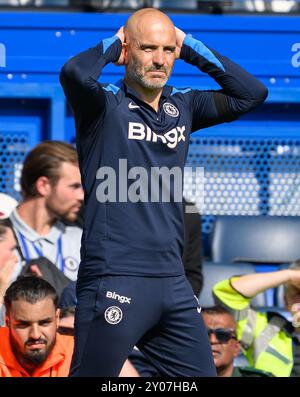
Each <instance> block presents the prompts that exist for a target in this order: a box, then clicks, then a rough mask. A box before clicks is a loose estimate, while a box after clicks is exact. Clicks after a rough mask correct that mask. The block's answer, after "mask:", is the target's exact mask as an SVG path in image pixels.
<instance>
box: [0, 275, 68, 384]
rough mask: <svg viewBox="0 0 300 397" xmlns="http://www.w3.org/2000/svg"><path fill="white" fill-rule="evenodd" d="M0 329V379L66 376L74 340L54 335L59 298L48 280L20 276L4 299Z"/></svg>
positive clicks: (55, 333)
mask: <svg viewBox="0 0 300 397" xmlns="http://www.w3.org/2000/svg"><path fill="white" fill-rule="evenodd" d="M4 302H5V308H6V325H7V327H3V328H0V377H58V376H60V377H61V376H63V377H65V376H68V373H69V368H70V364H71V358H72V353H73V337H70V336H64V335H59V334H57V332H56V330H57V326H58V318H59V310H58V309H57V302H58V297H57V295H56V292H55V290H54V288H53V287H52V286H51V285H50V284H49V283H47V281H45V280H43V279H41V278H38V277H22V278H20V279H18V280H17V281H15V282H14V283H12V284H11V286H10V287H9V288H8V289H7V291H6V294H5V298H4Z"/></svg>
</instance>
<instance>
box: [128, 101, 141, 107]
mask: <svg viewBox="0 0 300 397" xmlns="http://www.w3.org/2000/svg"><path fill="white" fill-rule="evenodd" d="M128 108H129V109H139V108H140V107H139V106H138V105H134V104H133V103H132V102H129V105H128Z"/></svg>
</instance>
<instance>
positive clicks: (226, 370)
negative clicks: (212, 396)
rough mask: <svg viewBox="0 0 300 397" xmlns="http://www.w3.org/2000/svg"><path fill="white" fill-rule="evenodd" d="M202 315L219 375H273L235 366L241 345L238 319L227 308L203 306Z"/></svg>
mask: <svg viewBox="0 0 300 397" xmlns="http://www.w3.org/2000/svg"><path fill="white" fill-rule="evenodd" d="M202 315H203V320H204V323H205V325H206V327H207V332H208V337H209V341H210V344H211V349H212V353H213V358H214V363H215V366H216V369H217V374H218V376H220V377H260V376H271V375H270V374H269V373H266V372H263V371H260V370H257V369H254V368H251V367H246V368H244V367H234V359H235V358H236V357H237V356H238V354H239V352H240V348H241V346H240V343H239V341H238V340H237V335H236V321H235V319H234V317H233V316H232V314H231V313H230V312H229V311H228V310H227V309H225V308H223V307H221V306H219V307H218V306H215V307H211V308H206V309H204V308H203V310H202Z"/></svg>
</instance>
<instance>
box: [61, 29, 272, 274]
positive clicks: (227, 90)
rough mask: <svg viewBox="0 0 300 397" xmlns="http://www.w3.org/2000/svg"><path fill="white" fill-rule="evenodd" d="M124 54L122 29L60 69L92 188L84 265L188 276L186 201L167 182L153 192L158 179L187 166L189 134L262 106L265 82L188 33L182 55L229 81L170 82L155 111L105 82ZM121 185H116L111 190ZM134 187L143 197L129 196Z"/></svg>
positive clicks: (100, 270)
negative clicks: (197, 86) (211, 84)
mask: <svg viewBox="0 0 300 397" xmlns="http://www.w3.org/2000/svg"><path fill="white" fill-rule="evenodd" d="M120 53H121V41H120V39H119V38H118V37H117V36H113V37H111V38H108V39H105V40H102V41H101V42H100V43H99V44H98V45H97V46H96V47H93V48H90V49H88V50H87V51H84V52H81V53H80V54H78V55H77V56H75V57H73V58H72V59H70V60H69V61H68V62H67V63H66V64H65V65H64V66H63V68H62V71H61V75H60V81H61V84H62V86H63V88H64V92H65V94H66V97H67V100H68V102H69V104H70V106H71V108H72V110H73V113H74V117H75V124H76V143H77V150H78V155H79V165H80V171H81V176H82V182H83V187H84V191H85V204H86V209H85V224H84V232H83V237H82V246H81V265H80V270H79V274H80V275H81V276H87V277H89V276H91V277H94V276H100V275H105V274H113V275H121V274H128V275H138V276H156V277H160V276H175V275H180V274H183V273H184V271H183V266H182V259H181V258H182V248H183V230H184V228H183V213H182V203H181V202H175V199H174V197H173V195H174V194H175V193H174V192H175V190H174V189H175V188H173V190H172V187H170V189H169V191H170V192H171V201H170V202H165V201H164V200H162V193H161V192H162V190H161V191H160V193H157V191H155V192H154V193H153V191H151V188H152V189H153V184H151V178H153V180H155V181H156V182H157V181H158V183H159V186H160V189H167V188H168V187H166V186H165V182H162V179H161V177H160V176H159V175H160V171H161V170H162V167H167V169H168V170H171V169H172V168H173V167H179V168H180V169H183V168H184V164H185V161H186V156H187V151H188V146H189V138H190V134H191V133H192V132H194V131H197V130H199V129H201V128H206V127H209V126H212V125H215V124H219V123H223V122H229V121H232V120H235V119H237V118H238V117H239V116H240V115H242V114H244V113H246V112H249V111H250V110H252V109H254V108H256V107H257V106H258V105H260V104H261V103H262V102H263V101H264V100H265V99H266V97H267V89H266V88H265V87H264V86H263V85H262V84H261V83H260V82H259V81H258V80H257V79H256V78H254V77H253V76H252V75H250V74H249V73H247V72H246V71H245V70H243V69H242V68H241V67H240V66H238V65H236V64H235V63H234V62H232V61H230V60H229V59H227V58H225V57H223V56H221V55H219V54H218V53H217V52H216V51H214V50H211V49H209V48H207V47H206V46H205V45H204V44H203V43H202V42H201V41H199V40H196V39H194V38H192V37H191V36H186V37H185V39H184V42H183V46H182V50H181V54H180V57H181V59H183V60H184V61H185V62H188V63H190V64H192V65H195V66H196V67H197V68H198V69H200V70H201V71H202V72H205V73H208V74H209V75H210V76H211V77H212V78H213V79H215V80H216V81H217V83H218V84H219V85H220V86H221V87H222V89H221V90H219V91H200V90H194V89H189V88H187V89H177V88H175V87H171V86H165V87H164V88H163V92H162V96H161V99H160V104H159V110H158V112H156V111H155V110H154V109H153V108H152V107H150V106H149V105H148V104H146V103H145V102H143V101H141V100H140V99H139V97H138V95H137V93H136V92H134V91H133V90H132V89H131V88H130V87H129V86H127V85H126V84H125V83H124V82H123V81H120V82H117V83H115V84H103V83H100V82H98V78H99V76H100V73H101V71H102V69H103V67H104V66H105V65H106V64H108V63H110V62H115V61H117V60H118V58H119V56H120ZM104 167H105V168H104ZM136 167H142V170H141V168H136ZM151 167H152V168H151ZM113 170H114V171H116V174H115V175H113V174H114V172H113ZM165 170H166V169H165ZM151 172H152V173H153V175H152V177H151ZM145 173H146V175H145ZM147 175H148V182H147V179H145V178H146V177H147ZM171 179H172V178H171ZM141 181H143V183H141ZM145 181H146V183H145ZM152 182H153V181H152ZM174 183H175V182H174ZM114 184H115V185H116V186H117V191H115V190H114V189H111V187H112V186H113V185H114ZM156 186H157V185H156ZM130 189H131V193H133V192H135V194H136V196H134V194H133V195H132V194H131V197H132V196H133V197H136V200H135V199H132V198H131V200H128V198H127V197H126V194H127V192H129V190H130ZM124 192H126V194H125V193H124ZM151 194H152V196H151ZM103 197H107V198H108V200H107V201H106V202H104V201H105V200H103ZM149 200H150V202H149ZM135 201H136V202H135Z"/></svg>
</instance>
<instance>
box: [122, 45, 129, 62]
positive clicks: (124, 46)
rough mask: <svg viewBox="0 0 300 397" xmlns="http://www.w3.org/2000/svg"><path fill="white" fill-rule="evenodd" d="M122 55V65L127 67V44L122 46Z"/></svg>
mask: <svg viewBox="0 0 300 397" xmlns="http://www.w3.org/2000/svg"><path fill="white" fill-rule="evenodd" d="M122 55H123V59H124V62H123V65H127V64H128V44H127V43H126V42H124V43H123V44H122Z"/></svg>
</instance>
